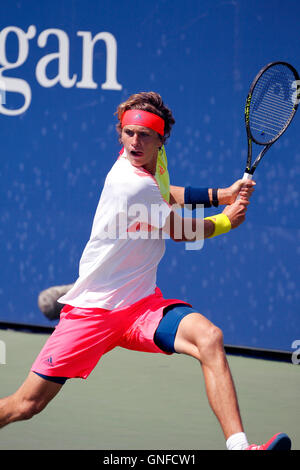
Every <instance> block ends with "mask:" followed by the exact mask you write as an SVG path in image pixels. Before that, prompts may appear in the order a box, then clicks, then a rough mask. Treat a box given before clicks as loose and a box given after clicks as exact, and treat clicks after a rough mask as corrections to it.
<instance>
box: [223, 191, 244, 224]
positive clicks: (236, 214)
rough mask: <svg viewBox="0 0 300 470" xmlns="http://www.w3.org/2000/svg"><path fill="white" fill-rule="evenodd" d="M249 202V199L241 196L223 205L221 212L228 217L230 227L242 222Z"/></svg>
mask: <svg viewBox="0 0 300 470" xmlns="http://www.w3.org/2000/svg"><path fill="white" fill-rule="evenodd" d="M249 204H250V202H249V200H248V199H247V198H245V197H243V196H241V197H240V199H238V200H237V201H235V202H234V203H233V204H230V205H228V206H226V207H225V209H224V210H223V214H225V215H227V217H228V218H229V220H230V223H231V228H232V229H233V228H237V227H238V226H239V225H241V224H242V223H243V222H244V220H245V218H246V212H247V207H248V205H249Z"/></svg>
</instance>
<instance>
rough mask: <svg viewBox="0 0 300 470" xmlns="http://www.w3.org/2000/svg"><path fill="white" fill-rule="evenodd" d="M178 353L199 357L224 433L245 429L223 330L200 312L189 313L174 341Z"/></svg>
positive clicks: (211, 400)
mask: <svg viewBox="0 0 300 470" xmlns="http://www.w3.org/2000/svg"><path fill="white" fill-rule="evenodd" d="M174 350H175V351H176V352H177V353H182V354H187V355H189V356H192V357H194V358H196V359H198V360H199V361H200V363H201V366H202V371H203V374H204V380H205V386H206V392H207V397H208V400H209V403H210V406H211V408H212V410H213V411H214V413H215V415H216V417H217V418H218V420H219V422H220V425H221V428H222V430H223V432H224V436H225V438H226V439H228V437H229V436H231V435H233V434H235V433H240V432H243V425H242V420H241V415H240V410H239V405H238V400H237V395H236V390H235V386H234V383H233V379H232V375H231V372H230V368H229V365H228V362H227V358H226V354H225V351H224V345H223V334H222V331H221V330H220V329H219V328H218V327H216V326H215V325H214V324H213V323H211V322H210V321H209V320H208V319H207V318H205V317H204V316H203V315H201V314H199V313H191V314H189V315H187V316H185V317H184V318H183V319H182V320H181V321H180V323H179V326H178V329H177V333H176V336H175V341H174Z"/></svg>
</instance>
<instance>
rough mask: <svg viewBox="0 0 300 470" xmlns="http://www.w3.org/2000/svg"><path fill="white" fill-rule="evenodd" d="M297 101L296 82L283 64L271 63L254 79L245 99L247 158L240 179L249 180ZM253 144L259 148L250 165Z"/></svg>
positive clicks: (299, 95)
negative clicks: (259, 150)
mask: <svg viewBox="0 0 300 470" xmlns="http://www.w3.org/2000/svg"><path fill="white" fill-rule="evenodd" d="M299 101H300V80H299V74H298V72H297V71H296V69H295V68H294V67H293V66H292V65H290V64H288V63H286V62H271V63H270V64H268V65H266V66H265V67H263V68H262V69H261V70H260V72H259V73H258V74H257V75H256V77H255V78H254V80H253V82H252V84H251V86H250V89H249V93H248V96H247V100H246V106H245V124H246V132H247V139H248V155H247V164H246V169H245V172H244V175H243V179H245V180H249V179H252V177H253V173H254V172H255V170H256V168H257V165H258V164H259V162H260V161H261V159H262V158H263V156H264V155H265V154H266V152H267V151H268V150H269V148H270V147H271V146H272V145H273V144H274V142H276V140H278V139H279V137H281V136H282V134H283V133H284V132H285V131H286V129H287V128H288V126H289V125H290V123H291V122H292V120H293V118H294V116H295V114H296V111H297V108H298V103H299ZM253 143H255V144H257V145H259V146H263V149H262V150H261V152H260V153H259V155H258V156H257V157H256V159H255V160H254V161H253V162H252V145H253Z"/></svg>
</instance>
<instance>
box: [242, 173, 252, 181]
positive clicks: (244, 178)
mask: <svg viewBox="0 0 300 470" xmlns="http://www.w3.org/2000/svg"><path fill="white" fill-rule="evenodd" d="M252 178H253V175H250V173H244V174H243V178H242V179H243V180H252Z"/></svg>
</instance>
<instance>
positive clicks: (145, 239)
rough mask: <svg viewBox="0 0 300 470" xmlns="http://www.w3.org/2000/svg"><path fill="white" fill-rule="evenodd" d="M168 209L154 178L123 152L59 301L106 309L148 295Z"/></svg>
mask: <svg viewBox="0 0 300 470" xmlns="http://www.w3.org/2000/svg"><path fill="white" fill-rule="evenodd" d="M164 156H165V154H164ZM160 169H162V170H163V172H164V171H166V174H167V168H162V167H161V166H160ZM165 180H166V179H165ZM170 211H171V206H170V205H169V204H168V202H166V200H165V199H164V198H163V197H162V195H161V191H160V188H159V184H158V181H157V179H156V178H154V177H153V176H152V175H151V174H150V173H149V172H148V171H146V170H144V169H143V168H141V169H138V168H136V167H134V166H133V165H131V163H130V162H129V160H128V159H127V157H126V153H125V152H124V151H123V153H122V154H121V155H120V156H119V158H118V159H117V161H116V162H115V164H114V165H113V167H112V168H111V170H110V172H109V173H108V175H107V177H106V180H105V183H104V187H103V190H102V193H101V196H100V200H99V203H98V207H97V210H96V214H95V217H94V221H93V225H92V231H91V235H90V239H89V241H88V243H87V245H86V247H85V249H84V251H83V253H82V256H81V259H80V264H79V277H78V279H77V281H76V282H75V284H74V286H73V287H72V289H71V290H70V291H69V292H67V294H65V295H64V296H63V297H61V298H60V299H59V302H60V303H63V304H69V305H72V306H74V307H82V308H104V309H108V310H112V309H114V308H121V307H127V306H128V305H131V304H133V303H135V302H137V301H138V300H141V299H142V298H144V297H146V296H148V295H150V294H153V293H154V291H155V288H156V275H157V267H158V264H159V261H160V260H161V258H162V256H163V255H164V252H165V239H164V238H163V236H162V230H161V228H162V227H163V226H164V225H165V221H166V218H167V217H168V215H169V213H170Z"/></svg>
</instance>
